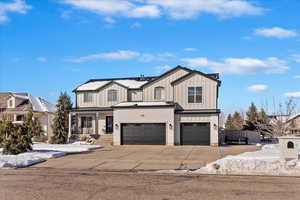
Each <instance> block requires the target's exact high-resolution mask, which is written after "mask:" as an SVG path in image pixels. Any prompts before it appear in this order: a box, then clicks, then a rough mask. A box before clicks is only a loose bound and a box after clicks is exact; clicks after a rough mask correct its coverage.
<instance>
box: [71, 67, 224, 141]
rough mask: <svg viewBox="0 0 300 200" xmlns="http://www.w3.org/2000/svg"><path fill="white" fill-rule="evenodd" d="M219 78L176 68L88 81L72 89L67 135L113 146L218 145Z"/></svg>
mask: <svg viewBox="0 0 300 200" xmlns="http://www.w3.org/2000/svg"><path fill="white" fill-rule="evenodd" d="M220 85H221V81H220V80H219V76H218V74H205V73H202V72H200V71H196V70H191V69H188V68H184V67H181V66H177V67H175V68H173V69H171V70H170V71H168V72H166V73H164V74H162V75H161V76H158V77H145V76H141V77H135V78H119V79H93V80H89V81H87V82H86V83H84V84H83V85H81V86H79V87H77V88H76V89H75V90H74V92H75V94H76V107H75V108H74V109H73V110H72V112H71V113H70V118H71V119H72V120H71V121H72V123H71V122H70V127H71V126H72V128H70V133H69V134H91V135H94V134H96V135H100V136H101V135H105V134H113V143H114V145H131V144H137V145H147V144H149V145H218V128H219V113H220V110H219V109H218V94H219V87H220Z"/></svg>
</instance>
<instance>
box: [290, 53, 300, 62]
mask: <svg viewBox="0 0 300 200" xmlns="http://www.w3.org/2000/svg"><path fill="white" fill-rule="evenodd" d="M291 57H292V60H293V61H295V62H297V63H300V54H293V55H291Z"/></svg>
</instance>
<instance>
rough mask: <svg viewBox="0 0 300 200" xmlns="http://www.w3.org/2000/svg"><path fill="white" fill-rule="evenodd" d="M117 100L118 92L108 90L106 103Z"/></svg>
mask: <svg viewBox="0 0 300 200" xmlns="http://www.w3.org/2000/svg"><path fill="white" fill-rule="evenodd" d="M117 100H118V91H117V90H108V91H107V101H117Z"/></svg>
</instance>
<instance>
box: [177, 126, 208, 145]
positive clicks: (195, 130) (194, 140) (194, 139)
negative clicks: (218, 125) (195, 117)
mask: <svg viewBox="0 0 300 200" xmlns="http://www.w3.org/2000/svg"><path fill="white" fill-rule="evenodd" d="M180 134H181V144H182V145H210V123H182V124H181V133H180Z"/></svg>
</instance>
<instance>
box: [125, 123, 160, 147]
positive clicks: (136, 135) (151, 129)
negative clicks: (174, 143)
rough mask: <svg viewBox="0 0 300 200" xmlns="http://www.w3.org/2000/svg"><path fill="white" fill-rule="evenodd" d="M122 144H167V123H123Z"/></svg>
mask: <svg viewBox="0 0 300 200" xmlns="http://www.w3.org/2000/svg"><path fill="white" fill-rule="evenodd" d="M121 144H122V145H165V144H166V125H165V124H121Z"/></svg>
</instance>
